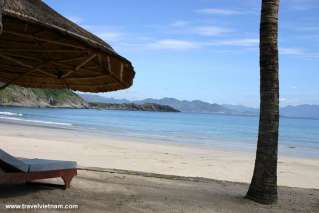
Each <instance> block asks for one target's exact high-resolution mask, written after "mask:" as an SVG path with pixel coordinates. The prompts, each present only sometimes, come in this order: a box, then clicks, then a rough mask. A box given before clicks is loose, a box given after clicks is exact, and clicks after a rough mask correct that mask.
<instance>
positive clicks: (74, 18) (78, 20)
mask: <svg viewBox="0 0 319 213" xmlns="http://www.w3.org/2000/svg"><path fill="white" fill-rule="evenodd" d="M66 18H67V19H69V20H71V21H72V22H74V23H76V24H81V23H82V22H83V19H82V18H81V17H79V16H67V17H66Z"/></svg>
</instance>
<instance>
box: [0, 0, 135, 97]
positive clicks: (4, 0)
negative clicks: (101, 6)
mask: <svg viewBox="0 0 319 213" xmlns="http://www.w3.org/2000/svg"><path fill="white" fill-rule="evenodd" d="M1 19H2V24H1V28H2V34H1V35H0V81H1V82H4V83H5V85H4V86H2V87H1V88H4V87H7V86H8V85H10V84H16V85H20V86H23V87H36V88H52V89H62V88H69V89H72V90H79V91H84V92H108V91H115V90H120V89H126V88H129V87H130V86H131V85H132V83H133V78H134V76H135V72H134V68H133V66H132V64H131V63H130V61H128V60H127V59H126V58H124V57H122V56H120V55H119V54H117V53H116V52H115V51H114V50H113V49H112V47H111V46H110V45H108V44H107V43H106V42H104V41H103V40H101V39H100V38H98V37H97V36H95V35H93V34H91V33H89V32H88V31H86V30H84V29H83V28H81V27H79V26H78V25H76V24H75V23H73V22H71V21H70V20H68V19H66V18H65V17H63V16H62V15H60V14H58V13H57V12H56V11H54V10H53V9H51V8H50V7H49V6H48V5H46V4H45V3H44V2H42V1H41V0H0V20H1ZM1 88H0V89H1Z"/></svg>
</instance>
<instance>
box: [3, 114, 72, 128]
mask: <svg viewBox="0 0 319 213" xmlns="http://www.w3.org/2000/svg"><path fill="white" fill-rule="evenodd" d="M0 119H5V120H13V121H23V122H30V123H38V124H49V125H58V126H72V124H70V123H60V122H53V121H40V120H30V119H22V118H15V117H1V116H0Z"/></svg>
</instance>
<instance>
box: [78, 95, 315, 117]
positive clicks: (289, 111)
mask: <svg viewBox="0 0 319 213" xmlns="http://www.w3.org/2000/svg"><path fill="white" fill-rule="evenodd" d="M80 95H81V96H82V98H84V99H85V100H87V101H90V100H92V99H93V98H97V97H96V96H98V95H90V94H87V95H83V94H80ZM98 97H99V100H100V101H97V102H101V103H136V104H143V103H155V104H160V105H168V106H171V107H173V108H175V109H177V110H179V111H181V112H198V113H220V114H228V115H246V116H258V114H259V109H258V108H252V107H247V106H242V105H230V104H223V105H219V104H211V103H207V102H204V101H199V100H195V101H181V100H178V99H175V98H162V99H152V98H148V99H144V100H140V101H129V100H126V99H114V98H106V97H102V96H98ZM280 113H281V116H284V117H295V118H310V119H319V105H306V104H305V105H298V106H287V107H283V108H281V109H280Z"/></svg>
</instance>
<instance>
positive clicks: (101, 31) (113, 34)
mask: <svg viewBox="0 0 319 213" xmlns="http://www.w3.org/2000/svg"><path fill="white" fill-rule="evenodd" d="M84 28H85V29H87V30H89V31H90V32H92V33H93V34H95V35H97V36H98V37H100V38H101V39H103V40H105V41H106V42H118V41H120V40H123V38H124V37H125V33H123V32H120V31H117V30H114V29H112V28H110V27H108V26H101V25H85V26H84Z"/></svg>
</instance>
